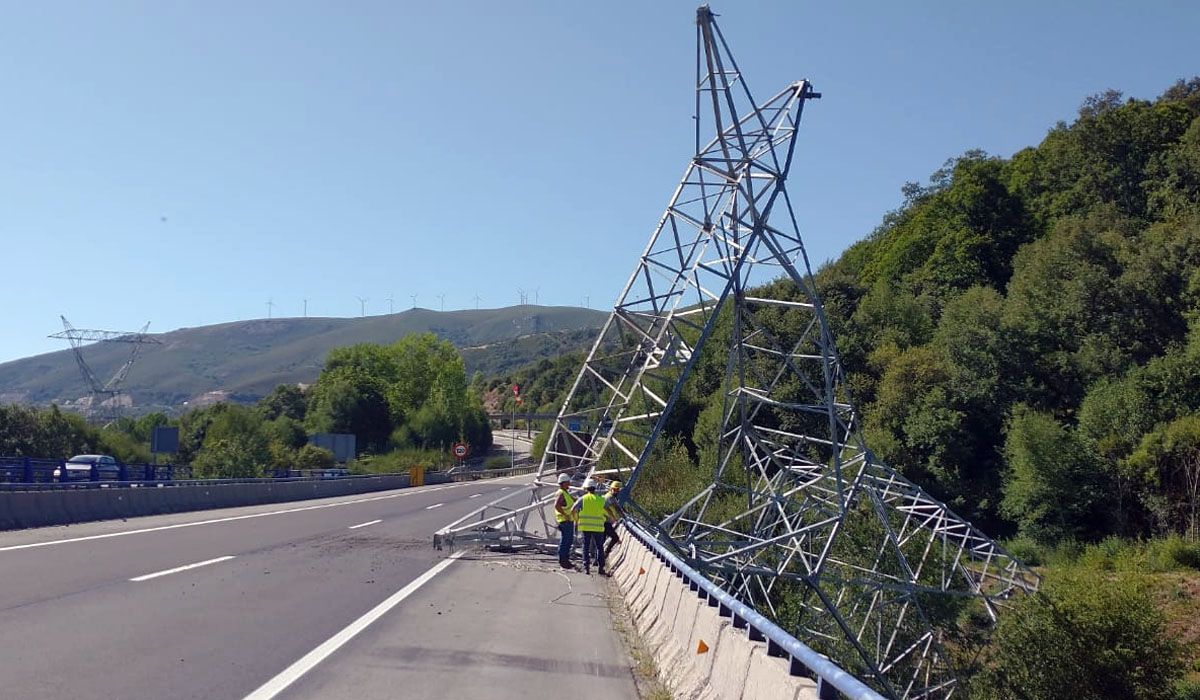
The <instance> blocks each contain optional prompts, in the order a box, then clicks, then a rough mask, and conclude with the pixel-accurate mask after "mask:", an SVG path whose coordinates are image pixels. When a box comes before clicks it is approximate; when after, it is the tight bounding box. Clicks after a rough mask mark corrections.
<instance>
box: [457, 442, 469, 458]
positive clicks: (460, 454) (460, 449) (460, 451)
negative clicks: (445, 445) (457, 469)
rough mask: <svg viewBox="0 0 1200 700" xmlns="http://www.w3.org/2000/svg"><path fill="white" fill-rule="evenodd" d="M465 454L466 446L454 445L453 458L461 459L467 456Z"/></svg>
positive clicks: (459, 443)
mask: <svg viewBox="0 0 1200 700" xmlns="http://www.w3.org/2000/svg"><path fill="white" fill-rule="evenodd" d="M467 452H468V450H467V446H466V445H464V444H462V443H461V442H458V443H455V444H454V456H455V457H458V458H459V459H462V458H463V457H466V456H467Z"/></svg>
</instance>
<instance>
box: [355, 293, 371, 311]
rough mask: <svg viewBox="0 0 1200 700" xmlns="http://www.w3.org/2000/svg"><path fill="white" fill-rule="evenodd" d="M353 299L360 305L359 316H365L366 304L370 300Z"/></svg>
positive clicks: (362, 298)
mask: <svg viewBox="0 0 1200 700" xmlns="http://www.w3.org/2000/svg"><path fill="white" fill-rule="evenodd" d="M354 298H355V299H358V303H359V304H360V305H361V311H360V314H361V315H362V316H366V315H367V302H368V301H370V299H366V298H364V297H354Z"/></svg>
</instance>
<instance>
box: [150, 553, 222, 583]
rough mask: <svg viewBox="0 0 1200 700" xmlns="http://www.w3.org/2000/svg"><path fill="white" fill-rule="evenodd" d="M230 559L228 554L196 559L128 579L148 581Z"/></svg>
mask: <svg viewBox="0 0 1200 700" xmlns="http://www.w3.org/2000/svg"><path fill="white" fill-rule="evenodd" d="M230 559H233V557H232V556H228V557H217V558H216V559H206V560H205V561H198V562H196V563H195V564H186V565H184V566H177V567H175V568H174V569H167V570H166V571H155V572H154V573H152V574H145V575H144V576H134V577H133V578H131V579H129V580H130V581H134V582H141V581H149V580H150V579H152V578H158V577H159V576H169V575H171V574H177V573H179V572H180V571H187V570H188V569H197V568H199V567H201V566H208V565H209V564H219V563H221V562H223V561H229V560H230Z"/></svg>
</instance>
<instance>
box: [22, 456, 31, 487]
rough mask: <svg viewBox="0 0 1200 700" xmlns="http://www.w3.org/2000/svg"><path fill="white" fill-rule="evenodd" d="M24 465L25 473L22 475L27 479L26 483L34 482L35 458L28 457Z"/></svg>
mask: <svg viewBox="0 0 1200 700" xmlns="http://www.w3.org/2000/svg"><path fill="white" fill-rule="evenodd" d="M22 466H24V467H25V473H24V474H22V475H21V478H22V479H23V480H24V481H25V483H27V484H32V483H33V460H32V459H29V458H28V457H26V458H25V462H24V464H23V465H22Z"/></svg>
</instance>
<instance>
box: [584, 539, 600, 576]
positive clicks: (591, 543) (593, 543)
mask: <svg viewBox="0 0 1200 700" xmlns="http://www.w3.org/2000/svg"><path fill="white" fill-rule="evenodd" d="M593 549H595V551H596V566H598V567H599V568H600V573H604V531H600V532H587V531H586V530H585V531H584V533H583V570H584V571H587V570H588V569H589V568H590V567H591V560H592V550H593Z"/></svg>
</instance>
